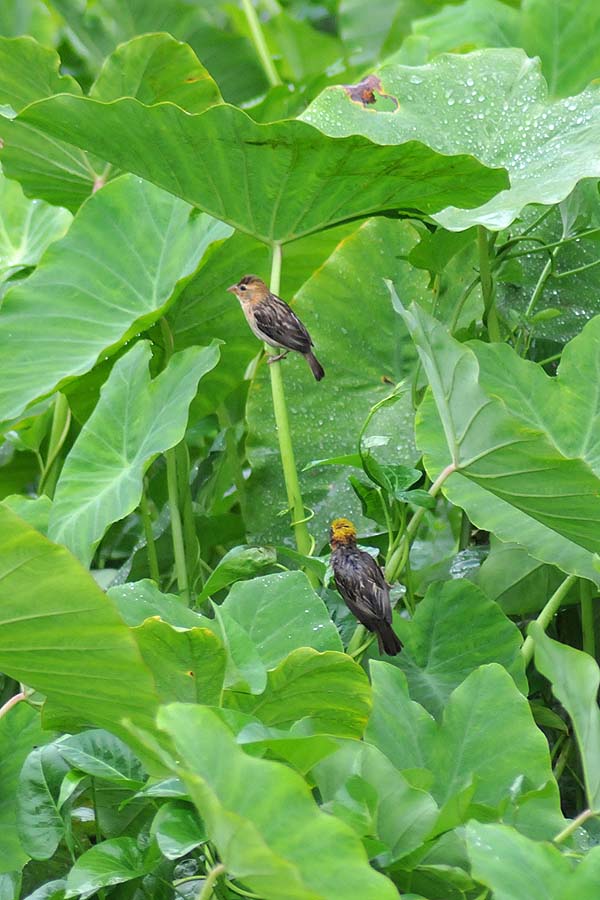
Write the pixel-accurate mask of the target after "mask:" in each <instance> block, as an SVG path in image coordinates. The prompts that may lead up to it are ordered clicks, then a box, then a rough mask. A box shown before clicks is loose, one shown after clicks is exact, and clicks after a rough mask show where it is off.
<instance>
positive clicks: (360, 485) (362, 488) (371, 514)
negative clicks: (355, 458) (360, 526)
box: [348, 475, 387, 527]
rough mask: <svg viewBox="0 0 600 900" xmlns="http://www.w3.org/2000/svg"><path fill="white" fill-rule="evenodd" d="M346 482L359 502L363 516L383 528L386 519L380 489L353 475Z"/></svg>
mask: <svg viewBox="0 0 600 900" xmlns="http://www.w3.org/2000/svg"><path fill="white" fill-rule="evenodd" d="M348 481H349V483H350V485H351V487H352V490H353V491H354V493H355V494H356V496H357V497H358V499H359V500H360V506H361V510H362V514H363V516H364V517H365V518H366V519H372V520H373V521H374V522H377V524H378V525H383V526H384V527H385V525H386V522H387V519H386V515H385V506H384V502H383V499H382V496H381V489H380V488H375V487H373V485H371V484H369V483H368V482H365V481H362V480H361V479H360V478H356V477H355V476H354V475H349V476H348Z"/></svg>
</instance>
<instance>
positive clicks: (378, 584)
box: [334, 550, 392, 623]
mask: <svg viewBox="0 0 600 900" xmlns="http://www.w3.org/2000/svg"><path fill="white" fill-rule="evenodd" d="M334 573H335V583H336V585H337V587H338V590H339V592H340V593H341V595H342V597H344V599H345V600H346V603H347V604H348V606H349V607H350V609H351V611H352V612H353V613H354V615H355V616H356V617H357V618H358V619H359V620H361V621H362V616H364V615H365V614H367V616H368V617H370V615H372V617H373V618H374V619H379V620H383V621H384V622H388V623H391V621H392V607H391V604H390V593H389V587H388V585H387V582H386V580H385V578H384V576H383V572H382V571H381V569H380V568H379V566H378V565H377V563H376V562H375V560H374V559H373V557H372V556H370V555H369V554H368V553H366V552H365V551H364V550H358V551H357V557H356V558H355V562H354V565H352V568H351V569H348V570H347V571H346V570H345V569H344V567H342V566H336V567H334ZM369 614H370V615H369Z"/></svg>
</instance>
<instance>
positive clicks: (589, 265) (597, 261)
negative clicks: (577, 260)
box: [552, 259, 600, 278]
mask: <svg viewBox="0 0 600 900" xmlns="http://www.w3.org/2000/svg"><path fill="white" fill-rule="evenodd" d="M598 265H600V259H595V260H594V262H591V263H586V264H585V266H577V268H576V269H566V270H565V271H564V272H553V273H552V277H553V278H566V277H567V275H577V274H578V273H579V272H585V270H586V269H593V268H594V267H595V266H598Z"/></svg>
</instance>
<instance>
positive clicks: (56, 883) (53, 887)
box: [0, 878, 67, 900]
mask: <svg viewBox="0 0 600 900" xmlns="http://www.w3.org/2000/svg"><path fill="white" fill-rule="evenodd" d="M66 886H67V882H66V881H65V880H64V878H57V879H54V880H53V881H47V882H46V884H43V885H42V886H41V887H39V888H38V889H37V890H36V891H33V893H32V894H28V895H27V896H26V897H24V898H23V900H65V888H66ZM0 896H1V895H0ZM7 900H8V898H7ZM10 900H14V898H13V897H11V898H10Z"/></svg>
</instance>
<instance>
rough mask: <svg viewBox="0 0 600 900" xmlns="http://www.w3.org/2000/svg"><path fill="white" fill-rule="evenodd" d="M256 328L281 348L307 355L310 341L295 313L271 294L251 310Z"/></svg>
mask: <svg viewBox="0 0 600 900" xmlns="http://www.w3.org/2000/svg"><path fill="white" fill-rule="evenodd" d="M252 312H253V314H254V320H255V322H256V325H257V327H258V328H259V329H260V330H261V331H262V333H263V334H264V335H265V336H266V337H267V338H269V340H270V341H274V342H275V343H276V344H279V345H280V346H281V347H285V348H287V349H288V350H297V351H298V352H299V353H308V351H309V350H310V348H311V345H312V341H311V339H310V335H309V333H308V331H307V330H306V328H305V327H304V325H303V324H302V322H301V321H300V319H299V318H298V316H297V315H296V313H295V312H294V311H293V310H292V309H291V307H289V306H288V305H287V303H286V302H285V301H284V300H281V299H280V298H279V297H276V296H275V295H274V294H271V295H270V297H269V298H268V299H267V300H264V301H263V302H261V303H257V304H256V306H254V308H253V310H252Z"/></svg>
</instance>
